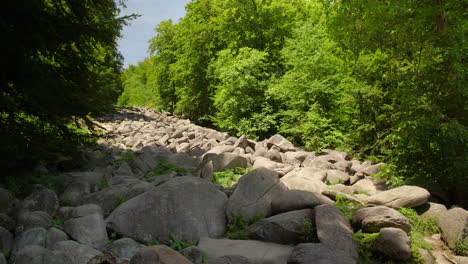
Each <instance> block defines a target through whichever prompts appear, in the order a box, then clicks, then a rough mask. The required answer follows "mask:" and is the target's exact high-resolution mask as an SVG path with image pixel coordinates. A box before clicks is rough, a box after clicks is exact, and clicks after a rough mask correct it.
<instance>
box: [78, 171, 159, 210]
mask: <svg viewBox="0 0 468 264" xmlns="http://www.w3.org/2000/svg"><path fill="white" fill-rule="evenodd" d="M152 188H154V187H153V185H152V184H150V183H148V182H143V181H139V180H137V179H131V180H129V181H127V182H126V183H123V184H117V185H112V186H109V187H107V188H104V189H103V190H101V191H98V192H94V193H91V194H89V195H87V196H85V197H83V200H82V202H81V203H82V204H97V205H99V206H100V207H101V208H102V212H103V214H104V216H108V215H109V214H110V213H111V212H112V211H113V210H114V209H115V208H116V207H117V206H119V205H120V204H121V203H122V199H124V200H129V199H131V198H133V197H135V196H138V195H140V194H142V193H144V192H147V191H149V190H151V189H152Z"/></svg>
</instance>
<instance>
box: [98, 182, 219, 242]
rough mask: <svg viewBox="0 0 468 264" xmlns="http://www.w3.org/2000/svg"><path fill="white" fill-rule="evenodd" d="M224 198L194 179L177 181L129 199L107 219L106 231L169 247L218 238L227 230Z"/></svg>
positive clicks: (210, 187)
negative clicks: (173, 240)
mask: <svg viewBox="0 0 468 264" xmlns="http://www.w3.org/2000/svg"><path fill="white" fill-rule="evenodd" d="M226 203H227V196H226V195H225V194H224V193H223V192H221V191H219V190H218V189H217V188H216V187H215V186H214V185H213V184H211V183H209V182H206V181H205V180H203V179H200V178H195V177H189V176H188V177H177V178H175V179H173V180H171V181H169V182H167V183H165V184H163V185H160V186H158V187H157V188H155V189H154V190H152V191H149V192H146V193H144V194H141V195H139V196H137V197H134V198H133V199H130V200H128V201H126V202H125V203H123V204H122V205H120V206H119V207H117V209H115V210H114V211H113V212H112V214H111V215H110V216H109V217H108V218H107V219H106V221H107V227H108V228H110V229H112V230H114V231H115V232H117V233H119V234H121V235H123V236H126V237H130V238H133V239H135V240H137V241H139V242H144V243H152V242H155V241H159V242H161V243H168V242H169V240H170V237H171V236H172V235H174V236H175V237H177V238H178V239H179V240H183V241H198V239H199V238H200V237H204V236H208V237H219V236H221V235H222V234H224V232H225V230H226V219H225V208H226Z"/></svg>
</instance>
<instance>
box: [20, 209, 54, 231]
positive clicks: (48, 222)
mask: <svg viewBox="0 0 468 264" xmlns="http://www.w3.org/2000/svg"><path fill="white" fill-rule="evenodd" d="M51 226H52V217H50V215H48V214H47V213H46V212H43V211H34V212H29V211H23V212H21V213H20V214H19V215H18V223H17V226H16V231H17V232H23V231H26V230H28V229H31V228H36V227H43V228H46V229H47V228H49V227H51Z"/></svg>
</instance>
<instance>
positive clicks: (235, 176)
mask: <svg viewBox="0 0 468 264" xmlns="http://www.w3.org/2000/svg"><path fill="white" fill-rule="evenodd" d="M249 171H251V168H239V167H237V168H234V169H226V170H223V171H217V172H215V173H213V183H215V184H219V185H222V186H223V187H230V186H232V185H233V184H234V183H236V182H237V181H239V179H240V177H242V175H244V174H246V173H247V172H249Z"/></svg>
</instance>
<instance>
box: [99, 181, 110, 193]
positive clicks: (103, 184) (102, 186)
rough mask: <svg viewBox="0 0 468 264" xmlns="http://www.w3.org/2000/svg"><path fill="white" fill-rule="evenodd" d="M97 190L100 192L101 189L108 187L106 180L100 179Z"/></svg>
mask: <svg viewBox="0 0 468 264" xmlns="http://www.w3.org/2000/svg"><path fill="white" fill-rule="evenodd" d="M97 187H98V190H99V191H102V190H103V189H105V188H107V187H109V183H108V182H107V180H106V179H102V181H101V182H100V183H99V184H98V186H97Z"/></svg>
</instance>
